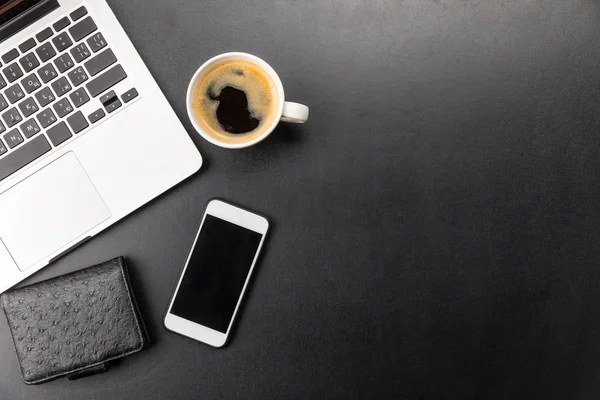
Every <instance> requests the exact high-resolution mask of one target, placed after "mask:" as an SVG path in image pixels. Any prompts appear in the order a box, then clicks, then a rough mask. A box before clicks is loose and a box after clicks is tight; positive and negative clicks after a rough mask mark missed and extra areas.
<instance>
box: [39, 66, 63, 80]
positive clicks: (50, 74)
mask: <svg viewBox="0 0 600 400" xmlns="http://www.w3.org/2000/svg"><path fill="white" fill-rule="evenodd" d="M37 73H38V75H39V76H40V78H42V82H44V83H48V82H50V81H51V80H52V79H54V78H56V77H57V76H58V73H57V72H56V69H54V65H52V64H50V63H48V64H46V65H44V66H43V67H41V68H40V69H38V70H37Z"/></svg>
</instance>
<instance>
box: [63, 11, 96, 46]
mask: <svg viewBox="0 0 600 400" xmlns="http://www.w3.org/2000/svg"><path fill="white" fill-rule="evenodd" d="M96 29H98V27H97V26H96V23H95V22H94V20H93V19H92V17H86V18H84V19H82V20H81V21H80V22H78V23H77V24H75V25H73V26H72V27H71V28H69V33H70V34H71V36H73V40H75V41H76V42H79V41H80V40H81V39H83V38H84V37H86V36H87V35H89V34H90V33H92V32H94V31H95V30H96Z"/></svg>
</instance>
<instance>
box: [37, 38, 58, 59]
mask: <svg viewBox="0 0 600 400" xmlns="http://www.w3.org/2000/svg"><path fill="white" fill-rule="evenodd" d="M35 52H36V53H37V55H38V57H39V58H40V60H42V62H46V61H48V60H49V59H51V58H52V57H54V56H55V55H56V50H54V47H52V44H51V43H50V42H46V43H44V44H43V45H41V46H39V47H38V48H37V49H35Z"/></svg>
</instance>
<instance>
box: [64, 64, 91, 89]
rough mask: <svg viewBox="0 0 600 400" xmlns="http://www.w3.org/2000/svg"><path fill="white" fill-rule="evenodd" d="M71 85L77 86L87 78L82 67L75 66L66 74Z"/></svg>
mask: <svg viewBox="0 0 600 400" xmlns="http://www.w3.org/2000/svg"><path fill="white" fill-rule="evenodd" d="M67 76H68V77H69V79H70V80H71V83H72V84H73V86H75V87H77V86H79V85H81V84H82V83H83V82H85V81H87V80H88V76H87V74H86V73H85V71H84V70H83V67H77V68H75V69H74V70H73V71H71V72H69V73H68V74H67Z"/></svg>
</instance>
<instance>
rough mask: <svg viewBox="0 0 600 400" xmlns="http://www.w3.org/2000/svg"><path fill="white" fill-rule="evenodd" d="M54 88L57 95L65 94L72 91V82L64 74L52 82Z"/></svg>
mask: <svg viewBox="0 0 600 400" xmlns="http://www.w3.org/2000/svg"><path fill="white" fill-rule="evenodd" d="M51 86H52V90H54V93H56V96H57V97H61V96H63V95H64V94H65V93H68V92H70V91H71V89H72V88H71V84H70V83H69V81H68V80H67V78H65V77H64V76H62V77H60V79H58V80H57V81H54V82H52V85H51Z"/></svg>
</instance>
